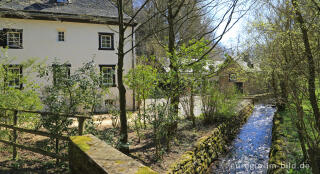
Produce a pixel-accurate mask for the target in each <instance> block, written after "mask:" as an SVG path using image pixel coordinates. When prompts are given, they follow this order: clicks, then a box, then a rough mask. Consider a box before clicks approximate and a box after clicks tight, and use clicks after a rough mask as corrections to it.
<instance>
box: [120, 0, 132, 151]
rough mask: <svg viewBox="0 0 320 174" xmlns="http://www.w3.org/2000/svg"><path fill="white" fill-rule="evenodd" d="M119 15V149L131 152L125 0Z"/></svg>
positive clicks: (121, 4)
mask: <svg viewBox="0 0 320 174" xmlns="http://www.w3.org/2000/svg"><path fill="white" fill-rule="evenodd" d="M118 15H119V44H118V69H117V75H118V78H117V79H118V90H119V102H120V125H121V127H120V147H119V150H120V151H121V152H123V153H129V146H128V130H127V129H128V126H127V115H126V88H125V87H124V84H123V79H122V77H123V59H124V32H125V31H124V21H123V1H122V0H118Z"/></svg>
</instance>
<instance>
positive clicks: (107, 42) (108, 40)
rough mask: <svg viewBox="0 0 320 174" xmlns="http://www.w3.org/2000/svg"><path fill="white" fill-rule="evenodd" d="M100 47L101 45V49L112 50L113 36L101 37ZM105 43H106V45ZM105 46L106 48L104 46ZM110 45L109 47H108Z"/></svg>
mask: <svg viewBox="0 0 320 174" xmlns="http://www.w3.org/2000/svg"><path fill="white" fill-rule="evenodd" d="M100 37H101V38H100V41H101V43H100V45H101V48H106V49H111V48H112V36H111V35H109V34H108V35H107V34H105V35H100ZM104 41H105V43H104ZM104 45H105V46H104ZM108 45H109V46H108Z"/></svg>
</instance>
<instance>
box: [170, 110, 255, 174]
mask: <svg viewBox="0 0 320 174" xmlns="http://www.w3.org/2000/svg"><path fill="white" fill-rule="evenodd" d="M252 110H253V105H248V106H246V107H244V108H243V109H242V110H241V111H240V112H239V114H238V116H236V117H233V118H232V119H231V120H230V121H228V122H225V123H222V124H221V125H219V126H218V127H217V128H215V129H213V130H212V132H211V134H210V135H208V136H205V137H202V138H200V139H199V140H198V141H197V142H196V143H195V144H194V148H193V150H192V151H187V152H185V153H184V154H183V155H182V156H181V158H180V159H179V160H178V161H177V162H176V163H174V164H173V165H172V167H171V169H170V170H169V172H168V173H169V174H180V173H181V174H193V173H198V174H201V173H206V172H207V170H208V168H209V166H210V164H211V163H212V162H213V161H214V160H216V159H217V158H218V157H219V156H221V154H224V153H225V151H226V150H227V145H228V143H230V142H232V140H233V139H234V137H235V136H236V135H237V133H238V132H239V129H240V128H241V126H242V125H243V124H244V123H246V121H247V119H248V117H249V116H250V115H251V113H252Z"/></svg>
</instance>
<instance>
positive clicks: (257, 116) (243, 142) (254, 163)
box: [212, 105, 275, 174]
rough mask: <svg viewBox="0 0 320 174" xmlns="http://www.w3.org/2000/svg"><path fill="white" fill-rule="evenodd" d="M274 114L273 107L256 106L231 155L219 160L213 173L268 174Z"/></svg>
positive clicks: (233, 146)
mask: <svg viewBox="0 0 320 174" xmlns="http://www.w3.org/2000/svg"><path fill="white" fill-rule="evenodd" d="M274 112H275V108H272V107H271V106H266V105H256V106H255V108H254V110H253V113H252V115H251V116H250V118H249V119H248V122H247V123H246V124H245V125H244V126H243V127H242V128H241V130H240V133H239V135H238V136H237V138H236V139H235V141H234V142H233V145H232V149H231V152H230V154H229V155H227V156H226V157H225V158H223V159H220V160H219V161H220V163H219V165H218V166H214V169H213V170H212V171H213V173H219V174H227V173H237V174H248V173H254V174H257V173H261V174H264V173H267V166H268V159H269V151H270V146H271V134H272V119H273V114H274Z"/></svg>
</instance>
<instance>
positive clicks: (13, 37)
mask: <svg viewBox="0 0 320 174" xmlns="http://www.w3.org/2000/svg"><path fill="white" fill-rule="evenodd" d="M0 33H1V38H0V46H3V47H6V46H8V48H15V49H21V48H22V33H23V30H21V29H8V28H4V29H3V30H2V31H1V32H0Z"/></svg>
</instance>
